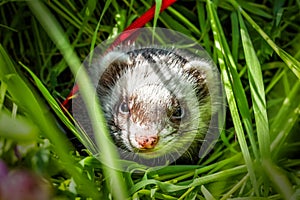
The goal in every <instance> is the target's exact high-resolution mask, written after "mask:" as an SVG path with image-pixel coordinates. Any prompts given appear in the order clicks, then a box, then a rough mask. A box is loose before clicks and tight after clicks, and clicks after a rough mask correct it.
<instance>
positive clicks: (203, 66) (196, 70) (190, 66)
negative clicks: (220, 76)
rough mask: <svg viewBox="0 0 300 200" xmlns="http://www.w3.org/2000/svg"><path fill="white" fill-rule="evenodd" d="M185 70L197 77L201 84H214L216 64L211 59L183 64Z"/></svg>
mask: <svg viewBox="0 0 300 200" xmlns="http://www.w3.org/2000/svg"><path fill="white" fill-rule="evenodd" d="M183 70H184V72H186V73H188V74H190V75H192V76H193V77H195V79H196V80H198V81H199V84H212V83H213V81H214V78H216V77H214V76H215V75H216V74H215V70H216V66H215V65H214V63H212V62H211V61H209V60H193V61H190V62H188V63H186V64H185V65H184V66H183Z"/></svg>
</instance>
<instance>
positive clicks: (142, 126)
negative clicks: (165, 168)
mask: <svg viewBox="0 0 300 200" xmlns="http://www.w3.org/2000/svg"><path fill="white" fill-rule="evenodd" d="M93 65H94V66H93V68H94V69H95V68H96V69H98V71H97V73H95V74H96V77H95V74H93V72H92V73H91V74H92V76H93V75H94V77H93V78H94V80H96V94H97V96H98V98H99V101H100V104H101V106H102V109H103V112H104V114H105V118H106V120H107V124H108V128H109V131H110V134H111V137H112V139H113V142H114V143H115V145H116V147H117V148H118V149H119V152H120V155H121V157H122V158H124V159H129V160H133V161H137V162H140V163H142V164H145V165H150V166H156V165H165V164H170V163H173V162H176V163H183V164H189V163H196V162H197V161H198V160H199V151H200V149H201V146H202V145H203V143H205V142H206V139H205V138H206V137H205V136H206V134H209V133H208V132H209V127H210V126H211V123H212V122H211V121H212V119H213V117H214V116H215V114H216V113H217V105H218V104H219V103H220V102H219V95H220V78H219V76H218V73H216V71H217V69H216V66H215V65H214V63H213V62H212V61H211V59H207V58H199V56H197V55H196V54H194V53H191V52H185V51H184V50H179V49H176V48H162V47H156V46H154V47H140V48H139V47H134V48H122V47H121V48H114V49H113V50H111V51H109V52H108V53H106V55H104V56H102V57H101V58H98V59H96V62H93Z"/></svg>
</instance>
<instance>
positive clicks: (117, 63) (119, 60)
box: [98, 51, 133, 90]
mask: <svg viewBox="0 0 300 200" xmlns="http://www.w3.org/2000/svg"><path fill="white" fill-rule="evenodd" d="M132 64H133V63H132V60H131V58H130V56H129V55H128V54H126V53H124V52H120V51H111V52H109V53H107V54H106V55H105V56H103V57H102V59H101V61H100V63H99V68H100V73H99V76H98V77H99V78H98V80H99V82H98V86H101V87H102V88H103V89H104V90H105V89H108V88H110V87H111V86H113V85H114V84H115V80H117V79H118V78H119V77H120V76H121V74H122V73H123V72H124V70H126V69H128V68H129V67H130V66H131V65H132Z"/></svg>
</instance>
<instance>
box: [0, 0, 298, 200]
mask: <svg viewBox="0 0 300 200" xmlns="http://www.w3.org/2000/svg"><path fill="white" fill-rule="evenodd" d="M155 3H157V5H161V4H162V3H163V2H162V1H159V0H158V1H126V0H125V1H95V0H89V1H86V2H84V1H58V0H52V1H46V0H41V1H36V2H35V1H9V0H6V1H1V2H0V15H1V17H0V30H1V31H0V39H1V40H0V199H1V198H4V195H6V194H7V192H3V191H4V189H3V188H5V185H6V186H10V185H11V184H13V183H12V181H9V180H10V179H9V178H5V177H10V176H12V175H11V174H13V172H15V171H21V174H22V173H23V174H28V173H29V172H30V173H33V174H35V175H37V177H40V178H41V177H42V178H41V179H42V183H43V184H44V185H45V188H46V189H43V190H42V189H41V190H40V191H41V192H44V193H45V195H44V196H47V197H48V198H54V199H60V198H62V199H75V198H76V199H86V198H88V199H126V198H128V199H287V200H289V199H299V198H300V187H299V185H300V184H299V183H300V167H299V166H300V156H299V151H300V139H299V133H300V123H299V113H300V103H299V102H300V81H299V78H300V63H299V60H300V34H299V33H300V26H299V25H300V12H299V11H300V4H299V1H296V0H288V1H263V2H259V1H254V0H252V1H242V0H241V1H235V0H224V1H217V0H215V1H210V0H197V1H178V2H176V3H174V4H173V5H172V6H170V7H168V8H167V9H166V10H165V11H164V12H162V13H158V9H157V10H156V14H155V17H154V20H153V21H150V22H149V23H147V24H146V26H149V27H152V26H157V27H163V28H167V29H172V30H175V31H178V32H181V33H183V34H185V35H187V36H188V37H189V38H191V39H193V40H195V41H197V42H198V43H199V44H200V45H202V46H203V48H204V49H205V50H206V51H207V52H208V53H209V54H210V55H211V57H212V58H213V60H214V61H215V63H216V64H217V66H218V68H219V71H220V74H221V77H222V83H223V86H224V91H225V96H226V100H227V111H226V112H227V113H226V122H225V125H224V127H223V130H222V133H221V136H220V138H219V140H218V142H217V144H216V145H215V146H214V149H213V151H212V152H210V153H209V154H208V155H207V156H206V157H205V158H201V159H200V160H199V162H198V164H197V165H170V166H167V167H164V168H160V169H156V168H147V169H146V168H142V167H141V166H139V165H131V166H130V170H128V171H127V172H121V171H118V170H116V169H118V168H119V164H120V163H119V162H115V159H114V158H117V157H118V155H117V153H116V150H115V149H114V147H113V146H112V145H110V142H109V141H110V138H109V134H108V132H107V128H106V125H105V122H104V120H103V116H102V111H101V108H100V106H98V107H97V105H96V112H95V110H94V108H95V107H91V108H87V109H88V111H90V112H89V116H90V118H91V119H92V121H97V122H98V123H93V129H94V130H97V132H99V135H96V141H97V145H98V146H99V147H100V149H101V152H102V153H101V155H96V156H93V155H94V154H95V152H97V148H96V146H95V145H94V144H93V143H92V142H91V141H90V139H89V138H88V137H87V136H86V135H85V134H84V133H82V132H81V131H80V130H78V129H77V128H76V122H74V121H73V118H72V116H71V114H70V113H68V112H67V111H66V110H62V108H61V106H60V103H62V102H63V101H64V99H65V98H66V97H67V96H68V94H69V92H70V91H71V89H72V87H73V85H74V79H75V78H74V77H76V76H77V77H76V78H78V79H77V81H78V84H79V86H80V87H81V88H84V90H83V91H84V93H83V94H82V96H83V100H84V101H85V102H86V104H87V105H89V102H90V103H91V101H90V98H89V97H90V96H91V94H92V88H91V85H90V84H89V79H88V77H87V75H86V73H84V72H81V73H79V74H78V73H77V72H78V69H79V67H80V65H81V63H82V62H83V60H84V59H85V58H86V57H87V55H88V54H89V53H90V52H91V51H93V49H94V48H95V47H96V46H97V45H98V44H100V43H101V42H103V41H105V40H107V39H115V38H116V36H117V35H118V34H119V33H121V32H122V31H123V30H124V29H126V27H128V26H129V25H130V24H131V23H132V22H133V21H134V20H135V19H137V18H138V17H139V16H141V15H142V14H143V13H145V12H146V11H147V10H148V9H149V8H150V7H151V6H152V5H153V4H155ZM90 105H92V104H90ZM83 145H84V146H85V147H89V148H88V149H86V148H85V147H84V146H83ZM103 163H105V165H104V164H103ZM106 164H108V166H113V167H111V168H110V167H107V165H106ZM137 172H139V173H137ZM29 176H30V177H31V175H29ZM24 177H26V176H24ZM24 179H25V178H24ZM35 179H37V178H36V177H35V176H34V178H31V179H30V178H28V180H27V179H26V180H27V182H26V183H28V184H30V183H31V182H33V181H34V180H35ZM16 180H17V179H16ZM18 187H19V188H23V189H24V187H25V186H24V184H23V185H22V184H21V185H14V187H10V189H9V190H11V192H10V193H8V195H12V194H15V195H17V192H15V191H17V188H18ZM45 190H47V191H48V193H47V192H45ZM24 191H25V192H24V193H23V197H24V198H25V196H26V195H29V196H30V195H31V199H34V198H35V199H38V197H37V196H34V193H33V192H32V191H31V190H30V189H28V188H27V189H25V190H24ZM27 193H28V194H27ZM1 195H2V196H1ZM7 198H8V197H7ZM11 198H12V196H11Z"/></svg>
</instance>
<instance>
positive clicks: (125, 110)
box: [119, 102, 129, 114]
mask: <svg viewBox="0 0 300 200" xmlns="http://www.w3.org/2000/svg"><path fill="white" fill-rule="evenodd" d="M119 110H120V112H121V113H123V114H128V113H129V107H128V104H127V102H122V103H121V104H120V107H119Z"/></svg>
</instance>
